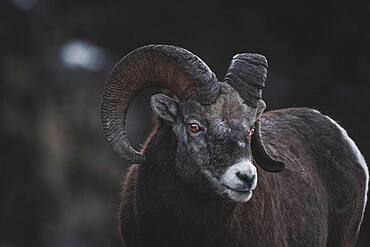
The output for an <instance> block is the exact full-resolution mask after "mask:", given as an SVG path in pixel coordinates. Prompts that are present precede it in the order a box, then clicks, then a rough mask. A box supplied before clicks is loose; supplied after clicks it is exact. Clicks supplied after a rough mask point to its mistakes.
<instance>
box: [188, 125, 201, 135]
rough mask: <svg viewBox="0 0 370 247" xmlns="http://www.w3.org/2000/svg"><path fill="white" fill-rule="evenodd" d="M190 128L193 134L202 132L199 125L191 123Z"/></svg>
mask: <svg viewBox="0 0 370 247" xmlns="http://www.w3.org/2000/svg"><path fill="white" fill-rule="evenodd" d="M188 128H189V130H190V131H191V132H193V133H197V132H199V131H200V126H199V124H197V123H190V124H189V125H188Z"/></svg>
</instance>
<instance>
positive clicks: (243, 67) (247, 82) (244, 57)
mask: <svg viewBox="0 0 370 247" xmlns="http://www.w3.org/2000/svg"><path fill="white" fill-rule="evenodd" d="M267 67H268V65H267V59H266V58H265V57H264V56H263V55H260V54H252V53H242V54H237V55H235V56H234V57H233V59H232V60H231V64H230V66H229V69H228V70H227V74H226V76H225V81H226V82H227V83H229V84H230V85H231V86H232V87H233V88H234V89H235V90H236V91H238V93H239V95H240V96H241V97H242V98H243V99H244V101H245V103H246V104H247V105H249V106H251V107H253V108H256V107H257V102H258V101H259V100H260V99H261V98H262V89H263V88H264V87H265V82H266V78H267ZM251 148H252V155H253V158H254V160H255V161H256V162H257V164H258V165H259V166H261V167H262V168H263V169H264V170H266V171H270V172H280V171H282V170H284V168H285V165H284V163H282V162H280V161H277V160H275V159H273V158H272V157H271V156H270V155H269V154H268V152H267V151H266V148H265V146H264V144H263V136H262V133H261V122H260V120H259V119H257V120H256V122H255V131H254V134H253V136H252V143H251Z"/></svg>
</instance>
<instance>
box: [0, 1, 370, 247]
mask: <svg viewBox="0 0 370 247" xmlns="http://www.w3.org/2000/svg"><path fill="white" fill-rule="evenodd" d="M151 43H163V44H175V45H178V46H182V47H184V48H187V49H189V50H191V51H193V52H194V53H196V54H197V55H198V56H200V57H201V58H202V59H203V60H204V61H206V62H207V63H208V65H209V66H210V67H211V68H212V69H213V70H214V72H215V73H216V74H217V75H218V77H219V79H222V78H223V76H224V74H225V71H226V69H227V67H228V64H229V62H230V59H231V58H232V56H233V55H234V54H236V53H240V52H258V53H262V54H264V55H266V56H267V58H268V60H269V66H270V67H269V77H268V86H267V88H266V90H265V91H264V99H265V101H266V102H267V104H268V109H270V110H271V109H277V108H282V107H292V106H309V107H313V108H316V109H319V110H320V111H321V112H323V113H325V114H328V115H329V116H331V117H333V118H334V119H336V120H337V121H338V122H339V123H340V124H341V125H342V126H344V128H346V129H347V130H348V132H349V134H350V136H351V137H352V138H353V139H354V140H355V141H356V143H357V144H358V146H359V148H360V150H362V152H363V154H364V156H365V158H366V157H369V156H370V142H369V139H370V136H369V135H370V131H369V130H368V128H369V126H370V117H369V113H368V109H369V103H370V99H369V98H370V94H369V93H370V85H369V83H370V2H368V1H362V3H356V4H354V3H352V4H349V2H348V1H326V2H323V1H321V2H320V3H314V2H312V1H310V2H309V3H308V4H302V3H301V2H300V1H291V2H286V3H284V4H283V3H282V2H281V1H274V2H271V3H269V4H268V5H267V3H266V2H265V1H245V0H244V1H239V0H223V1H209V2H206V1H194V2H192V1H181V2H180V1H178V2H176V1H170V0H167V1H161V2H157V1H147V2H144V1H138V0H137V1H111V0H108V1H98V0H83V1H76V0H74V1H72V0H63V1H62V0H60V1H55V0H48V1H47V0H1V1H0V96H1V97H0V100H1V101H0V120H1V121H0V124H1V128H0V133H1V134H0V150H1V155H0V246H1V247H23V246H29V247H33V246H41V247H44V246H53V247H54V246H56V247H67V246H68V247H85V246H92V247H95V246H96V247H97V246H120V239H119V234H118V230H117V225H118V217H117V212H118V207H119V193H120V190H121V181H122V177H123V176H124V174H125V171H126V169H127V164H126V163H125V162H124V161H122V160H121V159H120V158H119V157H118V155H117V154H115V153H114V152H113V151H112V149H111V147H110V146H109V144H108V143H107V141H106V140H105V138H104V136H103V134H102V130H101V126H100V109H99V108H100V99H101V96H102V93H103V88H104V80H105V78H106V76H107V73H108V72H109V70H110V69H111V68H112V66H113V65H114V63H115V62H116V61H118V60H119V59H120V58H121V57H122V56H123V55H125V54H126V53H128V52H129V51H131V50H133V49H134V48H137V47H139V46H141V45H145V44H151ZM148 94H149V93H146V94H145V93H144V94H143V95H142V96H141V97H139V98H138V99H137V100H135V102H134V104H133V106H132V107H131V109H130V118H129V133H130V138H131V140H132V141H133V142H134V143H136V146H138V145H139V144H140V143H141V142H142V140H143V138H144V136H145V135H146V134H147V133H148V130H150V126H151V115H150V112H149V106H148V96H149V95H148ZM369 243H370V213H369V211H367V212H366V215H365V219H364V222H363V225H362V230H361V234H360V239H359V242H358V245H357V246H370V245H369Z"/></svg>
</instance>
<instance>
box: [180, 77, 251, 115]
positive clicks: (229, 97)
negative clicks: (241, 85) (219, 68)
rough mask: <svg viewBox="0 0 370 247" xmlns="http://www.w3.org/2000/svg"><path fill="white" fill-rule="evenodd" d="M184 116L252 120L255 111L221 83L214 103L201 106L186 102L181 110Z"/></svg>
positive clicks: (234, 91) (232, 90)
mask: <svg viewBox="0 0 370 247" xmlns="http://www.w3.org/2000/svg"><path fill="white" fill-rule="evenodd" d="M183 111H184V112H183V113H184V115H193V114H196V115H200V116H202V117H203V118H206V119H228V120H232V119H254V117H255V114H256V109H255V108H252V107H249V106H247V105H246V104H244V101H243V99H242V98H241V97H240V96H239V94H238V93H237V92H236V90H235V89H234V88H232V87H231V86H229V85H228V84H226V83H221V89H220V94H219V96H218V97H217V100H216V102H215V103H213V104H211V105H206V106H205V105H201V104H199V103H198V102H194V101H191V102H187V103H186V104H185V105H184V109H183Z"/></svg>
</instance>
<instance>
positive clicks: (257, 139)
mask: <svg viewBox="0 0 370 247" xmlns="http://www.w3.org/2000/svg"><path fill="white" fill-rule="evenodd" d="M254 125H255V126H254V128H255V129H254V133H253V136H252V142H251V148H252V153H253V158H254V159H255V161H256V162H257V164H258V165H259V166H261V167H262V168H263V169H264V170H266V171H269V172H281V171H283V170H284V169H285V164H284V163H283V162H280V161H277V160H274V159H273V158H272V157H271V156H270V155H269V154H268V153H267V152H266V148H265V145H264V144H263V140H262V133H261V121H260V120H259V119H257V121H256V122H255V123H254Z"/></svg>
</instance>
